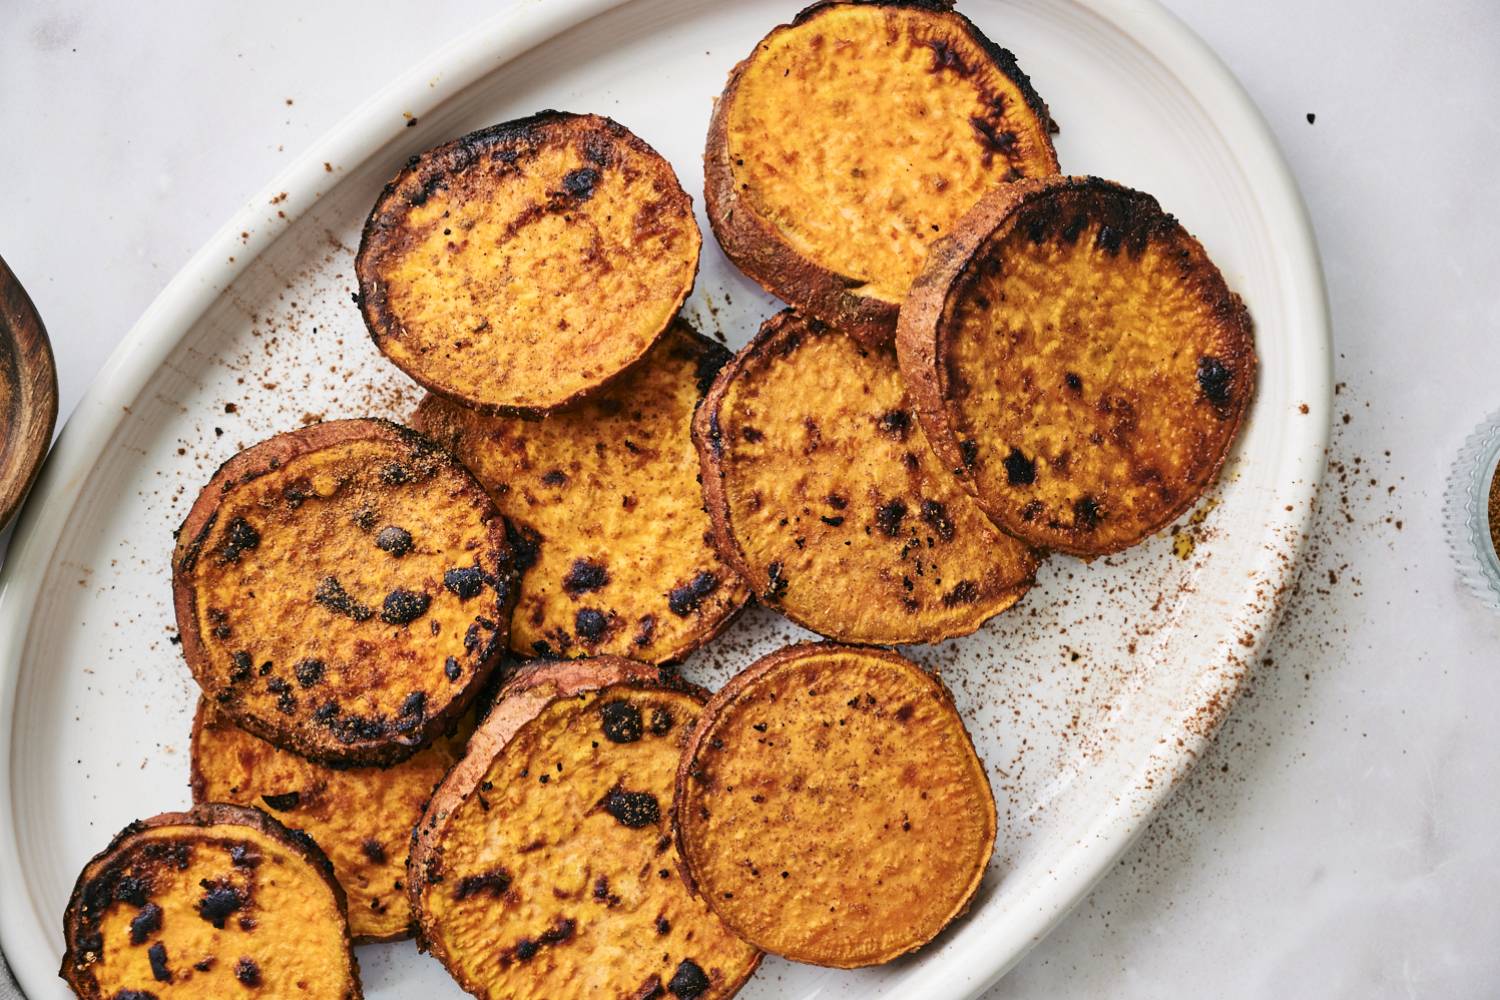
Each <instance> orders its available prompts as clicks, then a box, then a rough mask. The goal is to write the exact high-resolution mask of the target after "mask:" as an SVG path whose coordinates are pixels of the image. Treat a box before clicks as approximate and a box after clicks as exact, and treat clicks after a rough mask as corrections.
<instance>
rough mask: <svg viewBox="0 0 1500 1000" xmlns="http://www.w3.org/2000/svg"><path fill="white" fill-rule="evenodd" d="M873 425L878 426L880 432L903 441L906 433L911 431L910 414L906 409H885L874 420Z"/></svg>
mask: <svg viewBox="0 0 1500 1000" xmlns="http://www.w3.org/2000/svg"><path fill="white" fill-rule="evenodd" d="M875 426H876V427H878V428H880V433H882V434H887V435H889V436H891V437H893V438H895V439H896V440H897V441H905V440H906V435H907V434H909V433H911V414H910V413H908V412H907V411H906V410H887V411H886V412H885V413H882V414H881V415H880V418H879V419H878V420H876V421H875Z"/></svg>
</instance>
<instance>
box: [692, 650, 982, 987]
mask: <svg viewBox="0 0 1500 1000" xmlns="http://www.w3.org/2000/svg"><path fill="white" fill-rule="evenodd" d="M675 816H676V819H675V829H676V831H677V843H678V850H679V851H680V853H681V855H682V859H683V861H684V862H685V866H686V870H687V873H688V876H689V878H690V880H691V882H692V885H693V887H694V889H695V891H697V892H698V894H699V895H701V896H702V897H703V898H704V899H706V900H707V901H708V903H709V905H710V906H711V907H713V910H714V912H715V913H717V914H718V915H719V917H720V918H722V919H723V921H724V923H726V924H727V925H729V927H730V928H731V929H733V930H734V931H735V932H736V933H738V934H739V935H740V936H741V937H743V938H744V939H745V940H746V941H749V942H750V943H752V944H754V945H756V946H757V947H759V948H761V949H763V950H765V951H768V952H771V953H772V954H776V955H781V956H784V957H786V958H790V959H792V960H794V961H798V962H810V963H813V964H814V965H829V966H835V967H838V968H854V967H856V966H863V965H875V964H878V963H880V962H888V961H890V960H891V959H893V958H896V957H897V956H899V955H904V954H906V953H907V952H910V951H912V950H914V949H916V948H919V947H921V946H922V945H924V944H926V943H927V942H929V941H931V940H932V939H933V938H934V937H936V936H937V934H938V932H939V931H941V930H942V929H943V928H944V927H946V926H947V925H948V924H949V922H950V921H952V920H953V919H954V918H955V917H957V916H958V915H959V914H960V913H963V912H964V910H966V909H967V908H968V906H969V901H970V900H971V899H972V898H973V896H974V893H975V891H976V890H977V889H978V888H979V881H980V879H981V878H982V877H983V875H984V871H985V868H986V866H987V865H988V864H989V860H990V855H991V854H992V853H993V851H994V848H995V830H996V815H995V800H994V797H993V795H992V794H991V792H990V784H989V779H988V778H987V777H986V775H985V772H984V765H983V764H981V763H980V760H979V757H978V756H977V755H976V754H975V752H974V745H973V743H972V742H971V741H970V739H969V734H968V732H967V731H966V730H965V729H964V724H963V720H962V719H961V718H959V715H958V712H957V711H956V710H955V709H954V707H953V700H952V698H951V696H950V695H949V694H948V691H947V689H946V688H944V687H943V685H942V683H941V682H940V681H938V680H937V678H935V677H934V676H932V675H931V674H929V673H928V672H927V671H925V670H923V669H922V668H920V667H918V666H917V665H916V664H914V663H912V662H911V661H909V660H906V659H903V658H902V657H900V656H898V655H896V654H895V653H892V652H889V651H887V650H882V649H869V648H859V647H853V646H838V645H833V644H831V643H804V644H801V645H796V646H789V647H787V648H785V649H781V650H778V651H777V652H774V653H772V654H770V655H769V656H766V657H764V658H762V659H761V660H759V661H758V662H756V663H754V664H752V665H751V666H750V667H748V668H746V669H745V670H744V671H743V672H742V673H740V674H739V675H738V676H736V677H735V678H734V679H733V680H731V681H730V682H729V683H728V684H727V685H725V686H724V688H723V689H722V690H721V691H720V692H719V693H718V694H716V695H715V696H714V697H713V698H712V700H710V701H709V703H708V707H707V708H705V709H704V712H703V717H702V718H701V719H700V720H699V723H698V726H697V727H696V728H695V729H694V730H693V735H692V739H691V741H690V742H689V744H688V747H687V750H686V751H685V752H684V754H683V757H682V763H681V766H680V768H679V770H678V772H677V808H676V813H675Z"/></svg>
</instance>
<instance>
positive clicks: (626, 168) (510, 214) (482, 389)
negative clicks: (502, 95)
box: [355, 111, 702, 414]
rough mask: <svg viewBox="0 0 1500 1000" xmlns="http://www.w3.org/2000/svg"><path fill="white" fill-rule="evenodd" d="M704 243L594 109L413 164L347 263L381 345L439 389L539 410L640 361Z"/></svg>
mask: <svg viewBox="0 0 1500 1000" xmlns="http://www.w3.org/2000/svg"><path fill="white" fill-rule="evenodd" d="M701 247H702V235H701V234H700V232H699V231H698V224H697V221H696V220H695V218H694V215H693V209H692V199H691V198H689V197H688V195H687V194H686V192H684V191H683V190H682V186H681V185H680V184H679V183H678V181H677V176H676V174H675V173H674V172H673V171H672V167H671V165H670V164H668V163H667V161H666V160H665V159H663V158H662V157H661V156H660V155H659V154H658V153H657V152H656V151H655V150H654V149H652V148H651V147H650V146H649V145H647V144H646V143H645V142H644V141H642V140H641V139H640V138H638V137H637V136H635V135H634V134H633V133H631V132H630V131H629V130H628V129H626V128H625V127H624V126H622V125H620V124H619V123H618V122H615V121H613V120H611V119H609V118H605V117H603V116H600V115H575V114H568V113H565V112H558V111H543V112H540V113H538V114H535V115H532V116H530V117H527V118H521V119H517V120H515V121H510V122H504V123H502V124H499V125H494V126H491V127H489V128H486V129H481V130H479V131H477V132H472V133H470V134H468V135H465V136H462V137H460V138H458V139H455V140H453V141H451V142H448V143H446V144H444V145H442V146H438V147H436V148H435V149H431V150H428V151H427V152H425V153H423V154H421V155H420V156H416V157H413V158H412V159H411V160H410V161H409V162H408V163H407V164H406V166H405V167H404V168H403V169H402V170H401V172H400V173H398V174H397V176H396V177H395V178H394V179H393V180H392V181H391V182H390V183H389V184H387V185H386V187H385V190H384V191H383V192H382V193H381V196H380V198H379V199H378V200H377V202H376V204H375V207H374V208H373V209H372V210H371V212H370V216H369V218H368V220H367V221H366V223H365V227H364V231H363V234H362V236H361V239H360V246H359V251H358V254H357V255H356V258H355V275H356V278H357V279H358V282H359V287H360V293H359V306H360V312H361V315H362V316H363V317H364V320H365V325H366V327H367V328H368V330H369V332H370V336H371V337H372V338H373V340H374V342H375V345H376V346H377V347H378V348H379V349H380V351H381V352H382V353H384V354H385V355H386V356H387V357H388V358H389V359H390V360H391V361H392V362H393V363H394V364H396V365H397V367H399V368H401V369H402V370H403V371H404V372H406V374H407V375H409V376H411V378H413V379H414V380H415V381H417V382H418V383H419V384H421V385H422V386H424V387H425V388H427V389H429V390H430V391H432V392H435V393H438V394H440V395H443V396H447V397H448V398H450V399H452V400H454V401H456V402H459V403H462V404H463V405H465V406H468V407H472V408H475V409H480V410H484V411H486V412H503V413H513V414H515V413H530V414H540V413H543V412H545V411H547V410H549V409H553V408H555V407H558V406H564V405H567V404H568V403H570V402H572V401H574V400H577V399H580V398H582V397H583V396H586V395H588V394H589V393H591V392H594V391H597V390H598V389H600V388H602V387H603V386H604V385H605V384H607V383H608V382H609V381H610V380H611V379H613V378H615V377H617V376H618V375H620V374H621V373H622V372H624V371H625V370H626V369H628V368H629V367H630V366H631V365H632V364H634V363H635V362H636V361H638V360H639V359H640V358H641V357H642V356H643V355H644V354H645V353H646V351H647V350H648V349H649V348H650V346H651V344H652V343H653V342H654V341H655V340H656V338H657V337H658V336H660V335H661V334H662V332H663V331H665V330H666V328H667V325H668V323H670V321H671V320H672V317H674V316H675V315H676V314H677V312H678V310H679V309H680V308H681V306H682V304H683V302H684V301H686V299H687V296H688V294H689V293H690V292H691V291H692V287H693V281H694V278H695V277H696V275H697V269H698V254H699V250H700V249H701Z"/></svg>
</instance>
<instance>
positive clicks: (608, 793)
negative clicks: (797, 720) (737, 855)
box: [408, 657, 760, 1000]
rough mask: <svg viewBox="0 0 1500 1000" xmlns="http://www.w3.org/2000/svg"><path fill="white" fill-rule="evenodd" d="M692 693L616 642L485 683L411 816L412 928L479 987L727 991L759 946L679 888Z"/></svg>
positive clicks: (568, 991)
mask: <svg viewBox="0 0 1500 1000" xmlns="http://www.w3.org/2000/svg"><path fill="white" fill-rule="evenodd" d="M702 703H703V694H702V693H701V692H699V691H697V690H696V689H694V688H690V687H687V686H685V685H683V684H682V683H681V682H680V681H677V680H675V679H674V677H673V676H672V675H670V674H666V673H659V672H658V670H657V668H654V667H648V666H646V665H644V664H639V663H632V662H630V661H628V660H622V659H618V658H616V657H599V658H596V659H584V660H566V661H539V662H535V663H532V664H530V665H528V666H525V667H523V668H521V670H520V672H519V673H518V674H517V675H516V676H515V677H514V678H512V679H511V680H510V681H509V682H508V683H507V684H506V686H505V687H504V688H503V689H502V691H501V693H500V698H499V700H498V701H497V702H496V703H495V707H494V708H493V709H492V710H491V712H490V714H489V716H488V718H486V719H485V721H484V722H483V723H481V724H480V727H479V729H478V731H477V732H476V733H475V734H474V738H473V739H472V740H471V741H470V743H469V751H468V753H467V754H466V755H465V757H464V759H463V760H462V761H460V762H459V764H458V766H457V767H455V768H454V769H453V771H452V772H451V773H450V774H449V776H448V778H447V779H446V780H445V781H444V782H443V784H442V786H441V787H439V789H438V790H437V792H436V793H435V794H434V795H433V797H432V802H431V803H430V804H429V805H428V807H427V813H426V815H425V816H424V817H423V819H422V823H421V825H420V826H419V827H418V828H417V833H416V838H415V841H414V843H413V848H412V855H411V861H410V863H409V878H408V884H409V886H410V891H411V895H412V901H413V907H414V909H415V910H416V912H417V919H418V934H419V940H420V941H421V943H422V944H423V945H424V946H426V947H428V948H430V949H431V950H432V953H433V954H434V955H435V956H436V957H437V958H438V959H439V960H440V961H442V963H443V964H444V965H445V966H446V967H447V969H448V971H449V972H450V973H452V974H453V977H454V978H455V979H456V980H458V983H459V985H460V986H462V987H463V988H464V989H465V990H468V991H469V992H470V993H472V994H474V995H475V996H477V997H483V998H497V1000H498V998H500V997H507V998H512V1000H525V998H537V1000H540V998H544V997H641V998H645V997H662V998H665V997H667V996H669V995H670V996H672V997H677V998H684V1000H685V998H691V997H700V998H704V1000H708V998H714V1000H717V998H722V997H728V996H732V995H733V994H734V993H735V992H736V991H738V990H739V988H740V986H741V985H742V984H743V983H744V982H745V980H747V979H748V978H749V977H750V975H751V973H752V972H754V971H755V967H756V965H757V964H759V961H760V955H759V953H758V952H757V951H756V950H755V949H754V948H752V947H750V946H749V945H747V944H745V943H744V942H743V941H741V940H739V939H738V938H737V937H735V936H734V935H733V934H731V933H729V931H727V930H726V929H725V928H724V925H723V924H722V923H720V922H719V919H718V918H717V917H715V916H714V915H713V913H712V912H710V911H709V909H708V908H707V907H706V906H705V905H704V904H703V902H702V901H701V900H698V899H695V898H693V896H692V895H690V894H689V892H688V890H687V888H686V886H685V885H684V884H683V883H682V881H681V878H680V876H679V874H678V872H677V859H676V856H675V853H674V852H673V850H672V831H671V812H672V784H673V780H674V775H675V773H676V770H677V762H678V759H679V757H680V755H681V751H682V747H683V744H684V743H685V742H686V740H687V738H688V733H689V732H691V730H692V728H693V725H694V723H695V722H696V721H697V719H698V713H699V711H700V710H701V708H702Z"/></svg>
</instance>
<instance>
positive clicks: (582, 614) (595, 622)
mask: <svg viewBox="0 0 1500 1000" xmlns="http://www.w3.org/2000/svg"><path fill="white" fill-rule="evenodd" d="M608 627H609V619H607V618H605V617H604V613H603V612H602V611H600V610H599V609H598V608H579V609H578V614H577V615H575V616H574V618H573V631H575V632H577V633H578V638H580V639H582V640H584V641H585V642H598V641H599V640H600V639H602V638H604V633H605V631H606V630H607V629H608Z"/></svg>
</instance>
